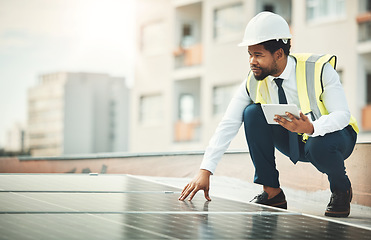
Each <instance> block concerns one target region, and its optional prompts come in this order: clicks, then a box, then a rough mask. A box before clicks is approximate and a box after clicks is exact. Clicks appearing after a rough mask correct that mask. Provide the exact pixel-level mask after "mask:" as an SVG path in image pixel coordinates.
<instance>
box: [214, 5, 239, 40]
mask: <svg viewBox="0 0 371 240" xmlns="http://www.w3.org/2000/svg"><path fill="white" fill-rule="evenodd" d="M244 15H245V14H244V12H243V5H242V3H238V4H235V5H230V6H227V7H224V8H219V9H215V10H214V39H217V40H234V39H237V38H240V37H241V34H242V33H243V30H244V21H243V19H244V18H243V17H242V16H244Z"/></svg>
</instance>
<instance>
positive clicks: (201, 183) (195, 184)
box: [178, 169, 211, 201]
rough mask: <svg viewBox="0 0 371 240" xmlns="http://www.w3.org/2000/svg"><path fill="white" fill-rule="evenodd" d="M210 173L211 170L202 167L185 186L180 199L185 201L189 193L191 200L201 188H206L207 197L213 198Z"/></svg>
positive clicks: (208, 198)
mask: <svg viewBox="0 0 371 240" xmlns="http://www.w3.org/2000/svg"><path fill="white" fill-rule="evenodd" d="M210 175H211V173H210V172H209V171H207V170H205V169H200V171H199V172H198V174H197V175H196V176H195V177H194V178H193V180H192V181H191V182H190V183H188V184H187V185H186V186H185V187H184V189H183V191H182V193H181V194H180V197H179V198H178V199H179V200H181V201H183V200H184V199H186V198H187V197H188V195H189V199H188V200H189V201H191V200H192V198H193V197H194V196H195V194H196V193H197V192H198V191H199V190H204V194H205V198H206V199H207V200H208V201H211V198H210V197H209V185H210Z"/></svg>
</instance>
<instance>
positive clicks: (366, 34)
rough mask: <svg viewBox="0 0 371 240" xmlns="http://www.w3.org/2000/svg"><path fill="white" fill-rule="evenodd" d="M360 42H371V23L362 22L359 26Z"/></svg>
mask: <svg viewBox="0 0 371 240" xmlns="http://www.w3.org/2000/svg"><path fill="white" fill-rule="evenodd" d="M358 28H359V31H358V41H359V42H365V41H369V40H371V21H367V22H362V23H359V25H358Z"/></svg>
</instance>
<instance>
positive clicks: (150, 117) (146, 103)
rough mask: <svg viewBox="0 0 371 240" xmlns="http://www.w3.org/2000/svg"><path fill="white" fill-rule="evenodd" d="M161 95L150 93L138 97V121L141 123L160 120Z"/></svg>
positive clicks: (155, 122)
mask: <svg viewBox="0 0 371 240" xmlns="http://www.w3.org/2000/svg"><path fill="white" fill-rule="evenodd" d="M162 105H163V103H162V96H161V95H160V94H158V95H150V96H142V97H141V98H140V116H139V119H140V122H141V123H142V124H150V125H152V124H159V123H161V121H162V114H163V113H162Z"/></svg>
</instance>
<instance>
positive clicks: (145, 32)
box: [141, 21, 166, 55]
mask: <svg viewBox="0 0 371 240" xmlns="http://www.w3.org/2000/svg"><path fill="white" fill-rule="evenodd" d="M164 31H165V24H164V23H163V22H162V21H157V22H153V23H150V24H148V25H146V26H144V27H143V28H142V38H141V41H142V42H141V48H142V52H143V53H144V54H147V55H155V54H160V53H162V52H164V48H165V46H166V44H165V36H166V34H159V33H163V32H164Z"/></svg>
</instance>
